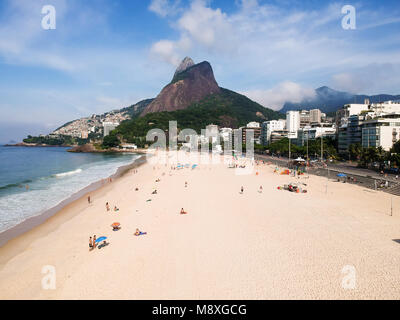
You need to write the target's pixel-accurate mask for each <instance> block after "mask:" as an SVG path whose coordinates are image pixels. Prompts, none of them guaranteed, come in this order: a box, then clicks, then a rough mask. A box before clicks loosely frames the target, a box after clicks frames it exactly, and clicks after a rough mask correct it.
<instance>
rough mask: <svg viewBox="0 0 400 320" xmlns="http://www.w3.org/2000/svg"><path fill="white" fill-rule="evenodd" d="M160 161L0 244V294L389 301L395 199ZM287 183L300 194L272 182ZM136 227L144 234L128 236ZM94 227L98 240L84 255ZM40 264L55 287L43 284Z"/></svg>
mask: <svg viewBox="0 0 400 320" xmlns="http://www.w3.org/2000/svg"><path fill="white" fill-rule="evenodd" d="M155 156H156V154H155ZM168 159H171V161H172V162H168V163H170V165H169V164H164V163H156V162H155V163H153V161H150V160H149V161H147V162H146V163H145V164H144V165H143V166H141V168H140V169H139V170H138V173H137V174H136V173H135V172H133V171H129V170H127V169H125V172H128V173H127V174H124V175H123V176H120V178H119V179H116V180H115V181H113V182H112V183H107V184H106V185H104V186H103V187H101V188H99V189H97V190H96V191H94V192H93V193H91V194H90V196H91V199H92V200H93V201H92V203H91V204H88V203H87V199H86V196H87V195H85V196H83V197H81V198H80V199H78V200H76V201H73V202H72V203H70V204H68V205H67V206H66V207H64V208H63V209H62V210H61V211H60V212H58V214H55V215H54V216H52V217H51V218H49V219H48V220H47V221H45V222H44V223H43V224H41V225H39V226H38V227H36V228H34V229H32V230H30V231H28V232H27V233H25V234H23V235H21V236H19V237H17V238H15V239H13V240H11V241H10V242H9V243H7V244H6V245H5V246H4V247H1V248H0V299H5V300H11V299H64V300H65V299H67V300H69V299H73V300H76V299H78V300H80V299H89V300H90V299H96V300H104V299H138V300H142V299H160V300H168V299H190V300H197V299H206V300H218V299H226V300H246V299H256V300H258V299H278V300H280V299H285V300H286V299H345V300H347V299H376V298H381V299H393V298H398V297H400V289H399V288H398V287H397V286H395V284H396V283H397V281H398V279H399V277H400V270H399V269H398V268H397V266H398V264H399V263H400V252H399V251H398V246H399V244H398V243H400V239H399V237H400V234H399V232H398V230H399V227H400V216H399V214H400V213H399V211H398V210H399V208H400V199H399V198H394V199H393V202H392V207H393V215H391V197H390V196H389V195H387V194H381V193H379V192H375V191H372V190H363V189H362V188H359V187H358V186H355V185H351V184H341V183H337V182H335V181H327V179H324V178H322V177H320V176H316V175H312V174H310V175H309V176H301V177H296V179H295V178H294V177H291V176H286V175H281V174H279V173H276V172H274V166H273V165H268V164H260V165H255V167H254V169H255V170H253V171H252V172H247V171H246V170H244V171H242V172H239V171H240V170H239V171H236V170H233V169H231V168H230V167H229V164H228V163H225V162H223V161H221V162H219V163H214V162H213V161H212V160H211V159H210V161H208V162H203V163H202V162H198V161H197V160H198V159H195V160H194V162H193V161H192V160H187V161H188V162H186V160H183V162H182V161H181V160H180V158H178V159H175V158H174V157H172V156H171V157H168ZM221 160H222V159H221ZM179 161H181V163H189V166H186V165H185V168H180V169H178V167H176V165H177V163H179ZM243 161H246V160H244V159H243ZM193 163H198V166H197V167H196V168H195V169H193V168H191V167H190V164H193ZM246 163H248V160H247V161H246ZM216 181H218V182H220V183H215V182H216ZM294 181H295V182H297V183H298V184H300V185H301V188H306V190H307V192H306V193H294V192H288V191H286V190H283V188H277V187H279V186H283V185H285V184H289V183H293V182H294ZM186 182H188V185H186ZM260 185H261V186H262V187H263V188H262V190H261V191H260ZM241 186H244V192H240V189H241ZM137 187H138V188H139V189H138V190H136V188H137ZM154 189H156V190H157V191H158V192H157V193H156V194H154V193H153V191H154ZM106 202H109V204H110V207H111V208H113V207H114V205H116V206H117V207H118V208H119V209H120V210H119V211H117V212H114V210H110V211H107V210H106V208H105V203H106ZM181 208H184V210H185V211H186V212H187V215H186V214H185V215H182V214H180V210H181ZM354 208H357V210H354ZM114 222H118V223H120V224H121V230H119V231H118V232H113V230H112V229H111V224H113V223H114ZM137 228H139V230H140V231H143V232H146V234H147V235H145V236H143V237H135V236H134V233H135V230H136V229H137ZM93 235H97V237H98V238H99V237H101V236H106V237H107V242H108V243H109V246H107V247H105V248H101V250H97V249H96V250H91V251H90V250H89V251H88V245H87V241H88V238H89V236H93ZM376 261H379V268H377V265H376ZM48 266H50V267H54V270H56V277H57V278H56V288H55V289H54V290H47V289H46V288H44V287H43V279H44V278H46V277H47V276H45V274H46V272H44V271H43V270H44V269H43V268H44V267H48ZM99 266H101V270H99ZM346 266H351V267H354V268H355V270H356V275H357V286H356V288H355V289H354V290H347V289H344V288H343V282H342V280H343V277H344V275H343V268H344V267H346ZM94 271H95V272H94Z"/></svg>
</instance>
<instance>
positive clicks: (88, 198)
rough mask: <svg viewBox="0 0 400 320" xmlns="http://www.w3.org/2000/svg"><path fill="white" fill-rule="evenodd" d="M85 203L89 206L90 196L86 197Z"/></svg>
mask: <svg viewBox="0 0 400 320" xmlns="http://www.w3.org/2000/svg"><path fill="white" fill-rule="evenodd" d="M87 202H88V204H90V196H88V197H87Z"/></svg>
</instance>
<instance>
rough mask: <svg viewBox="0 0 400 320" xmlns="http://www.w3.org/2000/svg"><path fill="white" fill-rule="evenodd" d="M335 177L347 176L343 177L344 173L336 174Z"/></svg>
mask: <svg viewBox="0 0 400 320" xmlns="http://www.w3.org/2000/svg"><path fill="white" fill-rule="evenodd" d="M336 176H338V177H339V178H345V177H347V175H345V174H344V173H338V174H337V175H336Z"/></svg>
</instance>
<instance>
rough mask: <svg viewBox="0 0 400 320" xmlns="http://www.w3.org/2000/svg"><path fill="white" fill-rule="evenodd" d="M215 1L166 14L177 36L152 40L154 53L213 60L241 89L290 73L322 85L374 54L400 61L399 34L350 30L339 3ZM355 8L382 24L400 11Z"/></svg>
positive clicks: (173, 60) (222, 77)
mask: <svg viewBox="0 0 400 320" xmlns="http://www.w3.org/2000/svg"><path fill="white" fill-rule="evenodd" d="M213 4H214V3H213V2H210V1H204V0H193V1H192V2H191V4H190V6H189V7H187V8H183V9H182V12H181V13H180V15H179V16H178V17H176V18H175V17H174V18H168V17H167V19H168V20H169V22H170V24H171V26H173V28H175V30H176V31H177V33H178V37H177V38H176V39H161V40H160V41H158V42H156V43H154V44H153V46H152V50H151V51H152V53H153V54H155V55H156V56H159V57H160V58H162V59H163V60H164V61H166V62H168V63H170V64H173V65H176V64H177V61H180V60H181V59H182V58H183V57H184V56H192V57H193V58H195V59H196V58H197V59H196V60H209V61H212V62H213V67H214V69H215V71H216V76H217V77H218V81H219V82H221V83H227V85H231V84H234V86H235V87H239V88H242V91H245V90H246V87H247V88H251V87H255V86H260V83H263V84H264V87H267V84H268V85H269V86H271V87H273V86H275V84H276V83H280V82H283V81H285V80H286V79H293V80H294V79H302V80H301V82H303V83H304V82H306V81H304V79H308V80H309V79H310V78H313V79H312V80H313V83H316V86H322V85H326V84H327V83H326V82H327V81H328V80H329V79H330V78H331V76H332V74H335V73H343V72H348V71H349V70H355V69H357V68H362V67H365V66H367V65H369V64H371V63H376V62H379V63H383V62H385V63H390V64H399V63H400V56H399V55H398V52H396V51H395V50H394V49H393V48H396V46H397V45H398V44H397V43H396V41H397V38H396V35H389V34H388V35H387V36H382V37H379V38H377V39H374V41H373V42H371V41H370V40H368V39H369V38H368V37H364V36H363V35H362V36H358V35H359V34H361V32H363V31H362V30H361V28H360V31H355V32H353V33H352V32H347V33H346V31H344V30H343V29H342V27H341V19H342V17H343V15H342V14H341V4H340V3H336V2H334V3H331V4H328V5H326V6H322V7H320V6H319V7H318V9H313V8H310V9H299V8H295V7H293V8H290V7H285V6H284V5H283V6H278V5H274V4H268V3H265V4H264V3H263V4H261V3H259V2H258V1H256V0H242V1H239V0H237V1H236V4H237V10H236V11H231V12H229V13H227V12H224V11H223V10H221V9H219V8H214V7H212V5H213ZM357 12H358V14H359V15H360V16H362V19H363V20H362V21H360V25H362V24H363V23H362V22H363V21H369V22H370V23H371V24H372V23H376V24H378V25H379V22H380V21H382V19H383V18H385V21H390V22H395V21H397V19H398V17H397V16H396V12H390V13H388V12H384V11H382V12H380V11H374V12H372V11H367V10H366V9H362V8H359V9H358V11H357ZM182 43H185V44H186V45H185V46H183V45H182ZM383 46H384V47H387V48H389V50H384V49H382V47H383ZM242 79H243V80H242ZM318 80H319V82H318ZM343 81H344V80H343ZM231 87H232V86H231ZM371 88H372V87H371Z"/></svg>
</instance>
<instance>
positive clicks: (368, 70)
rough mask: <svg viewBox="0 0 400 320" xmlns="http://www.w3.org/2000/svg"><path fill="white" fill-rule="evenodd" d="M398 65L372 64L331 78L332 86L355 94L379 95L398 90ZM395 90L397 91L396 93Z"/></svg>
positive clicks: (399, 67)
mask: <svg viewBox="0 0 400 320" xmlns="http://www.w3.org/2000/svg"><path fill="white" fill-rule="evenodd" d="M399 74H400V64H391V63H384V64H381V63H374V64H370V65H367V66H365V67H361V68H356V69H354V70H351V71H347V72H341V73H338V74H334V75H333V76H332V80H331V83H332V86H333V87H334V88H337V89H338V90H343V91H348V92H351V93H356V94H380V93H389V92H393V93H395V94H399V93H400V92H399V91H400V90H399V88H400V78H399V76H398V75H399ZM396 90H397V91H396Z"/></svg>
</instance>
